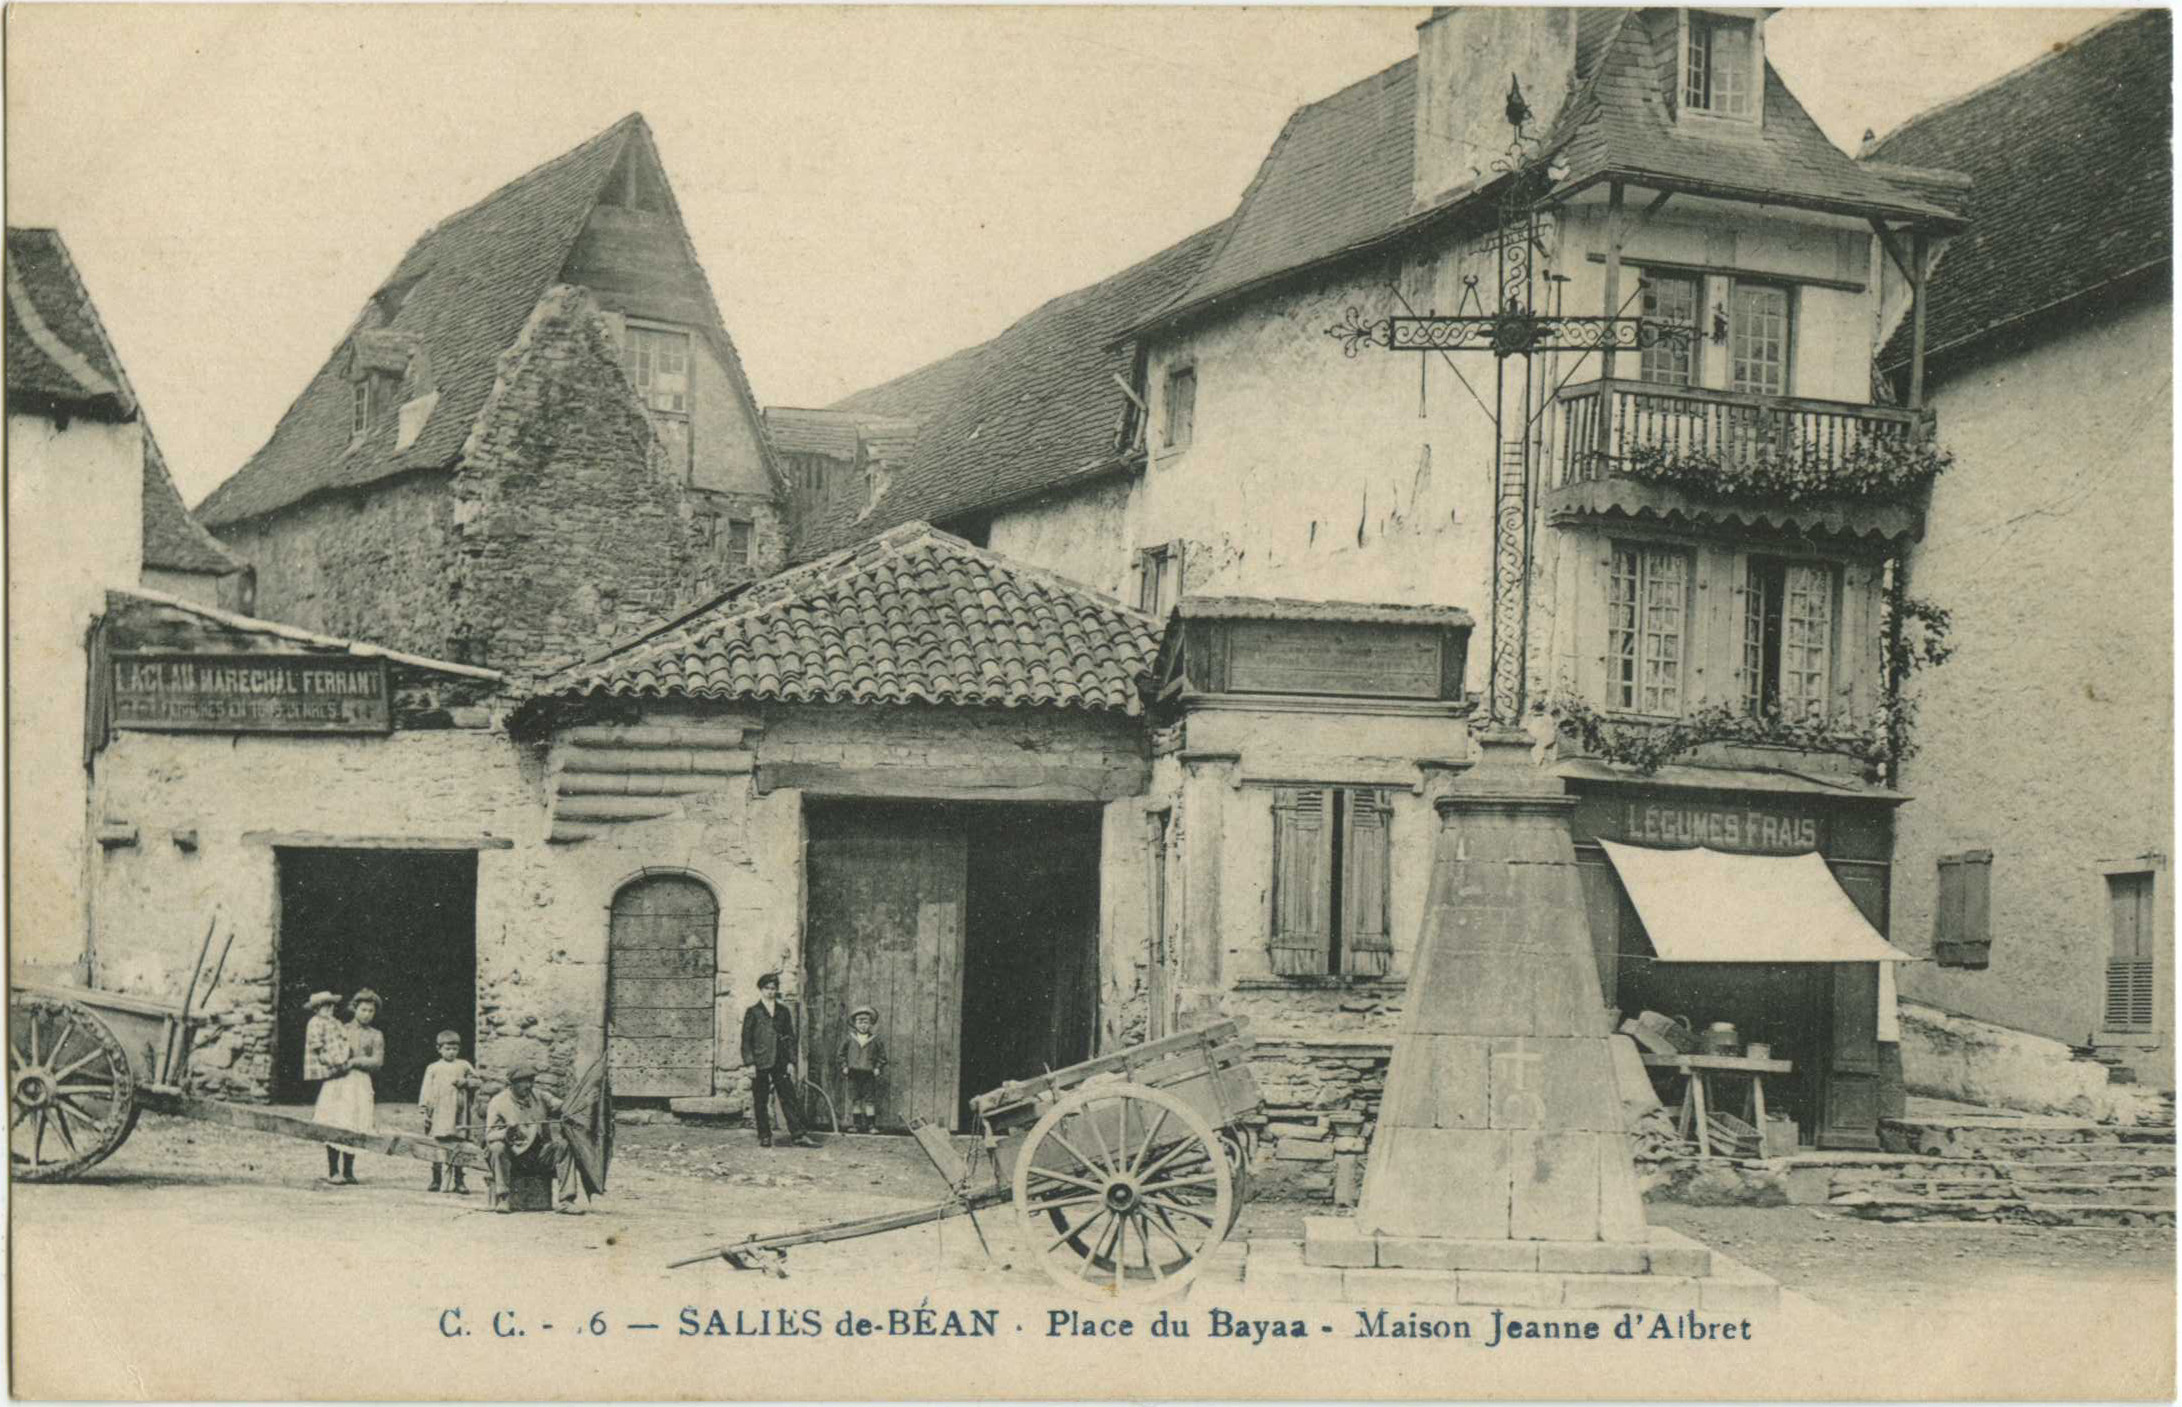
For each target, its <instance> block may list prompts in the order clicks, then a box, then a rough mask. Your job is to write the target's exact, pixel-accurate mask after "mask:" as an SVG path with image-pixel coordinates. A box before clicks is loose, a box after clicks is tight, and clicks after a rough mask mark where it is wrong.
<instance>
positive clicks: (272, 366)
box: [6, 5, 2113, 503]
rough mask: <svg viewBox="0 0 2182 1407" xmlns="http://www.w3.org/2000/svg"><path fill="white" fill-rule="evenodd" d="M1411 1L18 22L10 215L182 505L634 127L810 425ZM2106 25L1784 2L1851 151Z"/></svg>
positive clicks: (1163, 240)
mask: <svg viewBox="0 0 2182 1407" xmlns="http://www.w3.org/2000/svg"><path fill="white" fill-rule="evenodd" d="M1427 13H1428V11H1426V10H1424V9H1416V8H1362V7H1341V8H1324V9H1234V8H1216V7H1209V6H1208V7H1199V8H1193V9H1155V8H1130V9H1121V8H1090V7H1076V6H1058V7H1049V8H1041V9H1015V10H1002V9H985V8H967V7H965V8H955V9H942V10H924V9H907V8H899V9H864V10H850V9H835V8H817V7H811V8H796V9H711V8H697V7H684V6H669V7H665V8H652V9H622V8H609V7H605V6H596V7H589V6H587V7H580V8H545V7H538V8H529V7H493V8H490V9H484V8H479V9H469V8H457V7H452V6H446V7H441V6H427V7H408V8H374V7H364V6H323V7H320V6H308V7H285V6H281V7H276V6H250V7H237V8H198V7H189V6H181V5H144V6H137V7H113V8H106V7H93V6H89V5H66V6H52V5H47V6H37V5H17V6H13V7H11V8H10V9H9V10H8V12H7V21H8V32H7V51H6V52H7V75H6V77H7V129H6V131H7V220H8V222H9V223H10V224H17V225H53V226H57V227H58V228H59V229H60V231H61V234H62V237H63V238H64V239H65V240H66V241H67V242H68V245H69V247H70V249H71V250H72V251H73V252H74V254H75V256H76V260H77V262H78V264H79V265H80V266H81V268H82V270H83V274H84V277H85V280H86V282H87V283H88V284H89V286H90V290H91V295H92V298H93V300H94V301H95V302H96V303H97V305H98V308H99V311H100V313H101V314H102V315H103V316H104V318H105V320H106V324H107V328H108V330H109V332H110V333H111V334H112V336H113V339H114V342H115V344H116V346H117V347H118V349H119V351H120V353H121V357H122V360H123V362H124V364H125V365H126V366H127V368H128V371H129V375H130V377H131V379H132V380H133V381H134V382H135V384H136V387H137V389H138V392H139V394H140V395H141V396H142V398H143V401H144V404H145V407H146V410H147V412H148V413H149V415H150V417H151V420H152V424H153V426H154V427H155V429H156V430H157V432H158V434H159V439H160V443H161V445H162V446H163V447H164V448H165V450H166V453H167V458H168V460H169V461H170V463H171V464H172V466H173V468H174V471H175V475H176V477H177V478H178V479H179V480H180V481H181V485H182V491H183V495H184V496H185V497H186V498H188V499H189V500H190V501H191V502H193V503H194V502H196V501H197V500H198V499H200V498H202V497H203V496H204V495H205V494H206V493H208V492H210V491H211V489H212V487H213V486H214V485H216V484H217V483H219V482H220V481H221V480H222V479H224V478H226V477H227V476H228V475H229V474H231V473H233V472H234V471H235V469H237V468H238V467H239V466H240V465H241V464H242V462H243V460H244V459H246V458H247V457H248V456H249V455H250V453H251V452H252V451H254V450H255V449H256V448H257V447H258V446H259V445H260V444H262V443H263V442H264V440H265V438H266V436H267V435H269V434H270V433H271V431H272V428H273V425H274V424H275V422H276V421H277V420H278V419H279V418H280V415H281V413H282V411H284V410H285V409H286V408H287V405H288V403H289V402H290V401H291V400H292V399H293V398H294V397H295V395H296V394H297V393H298V392H299V391H301V390H302V388H303V385H304V383H305V381H306V380H307V379H308V378H309V377H310V375H311V374H312V373H313V372H314V371H316V370H317V368H318V366H319V364H320V363H321V362H323V361H324V359H325V357H326V355H327V353H328V352H329V351H330V350H332V348H333V346H334V345H335V343H336V342H338V341H339V339H340V338H341V336H342V335H343V334H344V333H345V331H346V330H347V328H348V325H349V323H350V321H351V320H352V319H353V318H354V316H355V314H356V310H357V309H358V308H359V307H360V306H361V305H362V303H363V301H364V299H365V298H366V297H367V296H369V294H370V293H371V292H372V290H373V289H375V288H376V287H377V286H378V285H379V284H380V283H381V282H382V281H383V280H384V279H385V277H386V275H387V274H388V273H389V272H391V271H392V269H393V268H394V266H395V264H396V263H397V262H398V261H399V259H400V258H401V255H402V253H403V251H404V250H405V249H407V247H408V246H409V245H410V244H411V243H412V242H413V241H414V240H415V239H416V238H417V237H418V236H419V235H421V234H422V233H423V232H424V231H425V229H426V228H427V227H429V226H430V225H431V224H432V223H433V222H435V221H437V220H439V219H441V218H443V217H444V216H446V215H449V214H452V213H453V212H454V211H456V210H458V209H460V208H461V207H463V206H465V205H467V204H469V203H471V202H472V201H475V200H477V199H478V198H479V197H481V196H483V195H485V194H487V193H488V192H490V191H491V190H493V189H494V188H496V187H498V186H499V185H501V184H503V183H505V182H506V181H508V180H509V179H511V178H513V177H514V176H516V175H519V174H520V173H521V172H523V171H525V170H527V169H528V168H530V167H531V166H534V165H536V164H537V163H539V162H541V161H544V160H546V159H548V158H550V157H552V156H555V155H557V154H559V153H560V152H562V151H564V150H566V149H567V148H569V147H571V146H574V145H575V144H576V143H578V142H580V141H582V140H584V139H585V138H587V137H589V136H591V135H593V134H594V133H596V132H597V131H599V130H600V129H601V128H604V127H606V126H607V125H609V124H610V123H612V122H614V121H615V120H616V119H617V118H619V117H621V116H622V115H623V114H625V113H627V112H629V111H631V110H641V111H642V112H643V113H644V114H645V116H646V117H647V118H648V119H649V120H650V122H651V125H652V128H653V131H654V132H655V133H656V135H657V137H658V141H659V148H660V153H661V156H662V157H663V158H664V160H665V162H666V168H667V176H668V179H669V180H670V181H672V182H673V184H674V187H675V192H676V195H677V197H678V199H679V200H680V202H681V206H682V212H683V216H684V218H685V219H686V220H687V222H688V224H689V227H690V234H691V237H692V239H693V240H694V241H695V244H696V247H697V253H698V257H699V258H700V259H701V260H702V261H703V263H704V265H705V268H706V272H707V273H708V274H709V275H710V277H711V280H712V286H713V289H714V291H715V292H716V293H717V294H718V296H719V300H720V304H721V309H722V312H723V313H724V315H725V317H726V320H727V326H728V330H729V332H730V333H731V334H732V335H733V337H734V338H735V341H736V344H737V346H738V347H739V348H740V350H741V352H742V358H743V363H744V365H745V367H746V368H747V369H748V371H749V373H750V377H751V380H752V381H753V383H754V384H755V386H756V389H757V393H758V397H759V399H760V401H762V402H764V403H766V404H778V405H823V404H826V403H827V402H829V401H832V400H835V399H837V398H839V397H840V396H843V395H845V394H847V393H848V392H850V391H853V390H856V389H858V388H860V387H863V386H866V385H870V384H872V383H873V382H876V381H880V380H884V379H885V378H887V377H889V376H893V375H895V374H898V373H900V372H902V371H906V370H909V369H910V368H912V367H915V366H919V365H921V364H923V363H924V362H926V361H929V360H931V359H933V358H935V357H938V356H942V355H944V354H946V353H947V352H950V351H953V350H954V349H956V348H958V347H961V346H965V345H968V344H970V343H972V342H976V341H980V340H982V339H984V338H986V337H989V336H991V335H992V334H994V333H995V332H997V331H999V330H1000V329H1001V328H1003V327H1005V326H1007V325H1008V324H1009V323H1010V322H1012V321H1014V320H1015V319H1016V318H1018V317H1020V316H1022V315H1023V314H1024V313H1026V312H1028V311H1029V310H1031V309H1032V308H1034V307H1036V306H1037V305H1038V304H1039V303H1041V302H1043V301H1045V300H1046V299H1048V298H1051V297H1054V296H1055V295H1057V294H1060V293H1064V292H1067V291H1068V290H1070V289H1073V288H1076V287H1079V286H1081V285H1083V284H1085V283H1088V282H1090V281H1092V280H1095V279H1097V278H1100V277H1103V276H1104V275H1106V274H1108V273H1111V272H1113V271H1115V270H1117V269H1120V268H1123V267H1125V266H1126V265H1128V264H1130V263H1133V262H1134V261H1136V260H1137V259H1140V258H1142V257H1144V256H1145V255H1147V254H1150V253H1152V252H1154V251H1156V250H1158V249H1161V248H1163V247H1165V246H1166V245H1168V244H1171V243H1173V242H1174V241H1175V240H1177V239H1179V238H1181V237H1182V236H1184V235H1187V234H1189V233H1190V232H1192V231H1194V230H1197V229H1199V228H1201V227H1203V226H1205V225H1208V224H1211V223H1212V222H1214V221H1216V220H1219V219H1221V218H1223V217H1224V216H1226V215H1227V214H1228V213H1229V211H1230V210H1231V209H1232V208H1233V206H1234V204H1235V201H1236V199H1237V197H1239V196H1240V195H1241V193H1242V191H1243V188H1244V186H1245V185H1247V184H1248V182H1249V180H1250V177H1251V175H1252V173H1253V172H1254V171H1255V170H1256V169H1257V165H1258V162H1259V160H1260V159H1261V158H1262V157H1263V155H1264V154H1265V151H1266V148H1267V147H1268V146H1269V145H1270V144H1271V142H1272V140H1273V138H1274V137H1275V136H1276V135H1278V133H1279V131H1280V129H1281V125H1282V123H1283V122H1284V121H1285V120H1286V119H1287V116H1288V114H1289V112H1290V111H1291V110H1293V109H1294V108H1295V107H1296V106H1297V105H1298V104H1300V103H1304V102H1309V101H1312V100H1314V99H1317V98H1320V97H1324V96H1326V95H1327V94H1329V93H1332V92H1334V91H1335V90H1337V89H1339V88H1341V87H1344V86H1346V85H1347V84H1349V83H1351V82H1354V81H1355V80H1357V79H1359V78H1362V77H1365V76H1366V75H1368V74H1371V73H1373V72H1376V71H1377V70H1379V69H1380V68H1383V67H1385V66H1386V65H1388V64H1390V63H1393V62H1394V61H1396V60H1397V59H1400V58H1402V57H1403V56H1405V55H1407V54H1409V53H1411V52H1412V51H1413V50H1414V47H1415V35H1414V27H1415V25H1416V23H1417V21H1418V20H1419V19H1421V18H1423V17H1424V15H1425V14H1427ZM2111 13H2113V12H2112V11H2105V10H2089V9H2074V10H2025V9H2012V10H2001V9H1966V8H1964V9H1945V10H1915V11H1909V10H1875V9H1866V10H1848V9H1791V10H1788V11H1785V12H1783V13H1781V14H1779V15H1777V16H1776V17H1775V18H1774V19H1773V20H1772V21H1771V22H1770V23H1769V24H1768V26H1767V31H1766V34H1767V39H1766V48H1767V57H1768V58H1769V59H1771V61H1772V62H1773V64H1774V65H1775V66H1776V67H1777V68H1778V69H1780V71H1781V73H1782V75H1783V77H1784V78H1785V79H1786V80H1787V82H1788V84H1789V86H1790V87H1791V88H1793V89H1794V90H1795V92H1796V94H1797V96H1798V97H1800V98H1801V99H1802V100H1803V102H1804V104H1805V106H1807V107H1808V108H1809V109H1810V110H1811V112H1812V114H1813V116H1814V117H1816V118H1817V119H1818V121H1819V122H1820V123H1821V124H1822V125H1823V126H1824V127H1825V128H1826V130H1827V132H1828V133H1829V135H1831V136H1832V137H1833V138H1834V139H1835V140H1836V141H1837V142H1839V143H1841V144H1842V145H1844V146H1846V147H1848V148H1850V149H1851V150H1853V149H1854V147H1855V144H1856V142H1857V139H1858V138H1859V137H1860V136H1861V134H1862V133H1863V131H1864V129H1865V128H1866V127H1871V128H1876V129H1877V130H1878V131H1880V132H1881V133H1884V132H1886V131H1887V130H1888V129H1889V128H1891V127H1893V126H1895V125H1896V124H1898V123H1900V122H1901V121H1903V120H1904V119H1906V118H1908V117H1911V116H1913V115H1915V114H1916V113H1918V112H1920V111H1922V110H1924V109H1925V108H1927V107H1930V106H1931V105H1933V104H1935V103H1938V102H1942V101H1945V100H1946V99H1947V98H1949V97H1952V96H1955V95H1956V94H1959V93H1962V92H1965V91H1967V90H1969V89H1971V88H1974V87H1976V86H1978V85H1980V84H1982V83H1985V82H1988V81H1990V80H1991V79H1993V78H1996V77H1998V76H1999V75H2001V74H2003V73H2005V72H2007V71H2008V70H2010V69H2012V68H2014V67H2016V66H2018V65H2020V64H2023V63H2026V62H2028V61H2029V60H2031V59H2033V58H2035V57H2036V56H2037V55H2038V54H2039V53H2041V52H2043V51H2044V50H2045V49H2046V48H2047V47H2048V46H2050V45H2052V44H2053V43H2055V42H2056V41H2059V40H2062V39H2065V38H2067V37H2069V36H2070V35H2073V34H2075V33H2078V32H2080V31H2082V30H2084V29H2086V28H2088V27H2090V26H2091V25H2093V24H2096V23H2097V22H2099V21H2100V20H2101V19H2103V18H2105V17H2107V16H2108V15H2110V14H2111Z"/></svg>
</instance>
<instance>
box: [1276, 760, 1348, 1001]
mask: <svg viewBox="0 0 2182 1407" xmlns="http://www.w3.org/2000/svg"><path fill="white" fill-rule="evenodd" d="M1332 810H1333V793H1332V792H1331V791H1329V790H1325V789H1321V788H1309V789H1303V788H1292V787H1283V788H1282V789H1281V790H1280V791H1278V792H1276V793H1275V794H1274V799H1273V943H1272V960H1273V971H1274V972H1276V973H1279V974H1280V975H1281V976H1283V977H1305V976H1311V975H1314V974H1318V975H1323V974H1324V973H1326V972H1329V971H1330V970H1331V968H1332V959H1333V873H1334V870H1333V827H1332V825H1331V824H1330V822H1331V820H1332V816H1331V815H1330V813H1331V811H1332Z"/></svg>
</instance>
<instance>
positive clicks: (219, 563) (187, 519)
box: [144, 425, 244, 576]
mask: <svg viewBox="0 0 2182 1407" xmlns="http://www.w3.org/2000/svg"><path fill="white" fill-rule="evenodd" d="M144 565H145V566H146V567H151V568H157V569H160V570H164V571H170V572H211V573H213V574H215V575H218V576H225V575H226V574H227V573H229V572H239V571H241V570H242V569H243V565H244V563H243V560H242V558H240V557H237V556H236V555H235V554H234V553H233V552H230V551H229V550H228V549H227V545H226V544H225V543H223V542H221V541H220V540H219V539H218V538H216V537H214V536H213V535H212V534H211V533H209V532H207V531H206V530H205V525H204V524H203V523H200V522H198V521H197V519H196V518H195V517H194V516H193V515H192V514H191V513H190V511H189V509H187V508H185V507H183V506H182V494H181V491H180V490H179V489H177V488H176V487H175V486H174V476H173V475H171V474H169V473H168V472H167V460H166V456H165V455H162V454H161V453H160V452H159V442H158V441H157V440H155V439H153V438H152V435H151V427H150V426H148V425H147V426H146V427H145V428H144Z"/></svg>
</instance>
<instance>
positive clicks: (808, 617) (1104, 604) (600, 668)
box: [545, 523, 1157, 714]
mask: <svg viewBox="0 0 2182 1407" xmlns="http://www.w3.org/2000/svg"><path fill="white" fill-rule="evenodd" d="M1156 629H1157V623H1156V622H1154V621H1153V620H1152V619H1151V617H1149V616H1146V615H1142V614H1140V613H1138V612H1136V611H1132V610H1129V609H1127V608H1126V607H1124V606H1123V605H1121V603H1120V602H1118V601H1115V600H1114V599H1113V598H1111V597H1108V596H1102V595H1099V594H1098V593H1096V592H1093V591H1089V590H1087V589H1085V588H1084V587H1081V586H1078V585H1076V584H1075V583H1074V582H1071V581H1069V580H1067V579H1066V578H1064V577H1061V576H1058V575H1055V574H1052V573H1049V572H1044V571H1040V570H1038V569H1037V568H1034V567H1028V566H1024V565H1022V564H1021V563H1017V562H1012V561H1009V560H1008V559H1007V558H1005V557H1000V556H997V555H995V554H993V553H991V552H986V551H983V550H982V549H979V548H976V547H972V546H971V545H970V544H969V543H967V542H964V541H963V540H962V539H961V538H958V537H953V536H950V535H949V534H947V533H943V532H940V531H938V530H937V529H935V528H932V527H930V526H929V525H927V524H924V523H908V524H905V525H903V526H901V527H898V528H895V529H894V530H893V531H891V532H888V533H885V534H882V535H881V536H879V537H877V538H874V539H872V540H871V541H869V542H866V543H863V544H861V545H859V546H857V547H853V548H850V549H848V550H847V551H843V552H837V553H834V554H832V555H830V556H827V557H822V558H820V559H819V560H817V561H815V562H809V563H806V564H805V565H803V566H800V567H794V568H791V569H790V570H788V571H785V572H782V573H780V574H779V575H777V576H772V577H768V578H766V579H765V580H763V581H759V582H754V583H752V584H750V585H748V586H746V587H742V588H739V589H738V590H736V591H733V592H730V593H729V594H728V595H726V596H723V597H721V598H720V599H719V600H717V601H715V602H713V603H712V604H711V605H709V606H706V607H704V608H703V609H701V610H699V611H696V612H694V613H693V614H691V615H689V616H686V617H684V618H683V619H681V620H679V621H677V622H675V623H674V624H672V625H669V626H667V627H665V628H664V629H662V630H659V631H655V632H654V633H652V634H651V635H649V636H646V637H644V638H643V639H640V640H638V641H635V642H634V643H632V644H629V645H626V646H623V647H622V648H620V649H618V650H616V651H614V652H613V653H611V654H609V655H606V656H604V657H602V658H600V659H597V660H593V661H591V662H589V663H587V664H582V665H578V666H576V667H574V668H572V669H568V670H564V671H563V672H562V673H561V674H560V675H558V676H556V677H555V678H554V679H553V680H551V681H549V682H548V683H547V686H546V690H545V692H548V693H556V694H562V695H604V696H610V697H620V698H657V699H666V698H676V699H686V698H702V699H764V700H779V701H784V702H792V703H859V704H861V703H887V704H908V703H927V704H967V705H986V706H994V707H1006V708H1026V707H1049V708H1080V709H1090V710H1112V711H1117V712H1122V713H1130V714H1133V713H1135V712H1137V710H1138V708H1139V702H1138V693H1137V682H1138V679H1139V677H1140V676H1142V675H1143V674H1145V673H1146V672H1147V671H1148V670H1149V669H1150V667H1151V663H1152V658H1153V654H1154V651H1155V649H1156V646H1157V641H1156V639H1155V636H1154V632H1155V630H1156Z"/></svg>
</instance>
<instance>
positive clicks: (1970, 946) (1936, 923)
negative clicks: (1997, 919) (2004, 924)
mask: <svg viewBox="0 0 2182 1407" xmlns="http://www.w3.org/2000/svg"><path fill="white" fill-rule="evenodd" d="M1939 867H1940V893H1939V902H1938V903H1937V904H1936V905H1934V906H1933V910H1932V958H1933V960H1934V961H1935V962H1937V963H1938V964H1939V965H1940V966H1942V967H1964V968H1983V967H1990V966H1991V965H1992V952H1993V931H1992V876H1993V852H1992V851H1990V850H1967V851H1964V852H1963V853H1962V854H1960V855H1942V856H1941V857H1940V861H1939Z"/></svg>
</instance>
